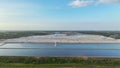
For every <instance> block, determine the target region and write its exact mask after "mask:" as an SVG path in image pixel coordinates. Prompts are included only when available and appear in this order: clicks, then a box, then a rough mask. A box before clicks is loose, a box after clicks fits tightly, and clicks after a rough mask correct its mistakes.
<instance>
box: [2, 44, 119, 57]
mask: <svg viewBox="0 0 120 68" xmlns="http://www.w3.org/2000/svg"><path fill="white" fill-rule="evenodd" d="M0 56H90V57H92V56H94V57H119V58H120V44H57V46H55V45H54V44H6V45H3V46H0Z"/></svg>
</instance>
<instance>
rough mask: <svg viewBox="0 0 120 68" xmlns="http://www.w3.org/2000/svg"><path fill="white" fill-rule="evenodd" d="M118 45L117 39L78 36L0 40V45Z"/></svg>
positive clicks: (99, 36)
mask: <svg viewBox="0 0 120 68" xmlns="http://www.w3.org/2000/svg"><path fill="white" fill-rule="evenodd" d="M55 42H56V43H120V40H119V39H113V38H110V37H105V36H101V35H80V36H54V35H44V36H29V37H21V38H15V39H6V40H0V43H55Z"/></svg>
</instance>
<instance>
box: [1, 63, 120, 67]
mask: <svg viewBox="0 0 120 68" xmlns="http://www.w3.org/2000/svg"><path fill="white" fill-rule="evenodd" d="M0 68H120V65H116V66H114V65H81V64H1V65H0Z"/></svg>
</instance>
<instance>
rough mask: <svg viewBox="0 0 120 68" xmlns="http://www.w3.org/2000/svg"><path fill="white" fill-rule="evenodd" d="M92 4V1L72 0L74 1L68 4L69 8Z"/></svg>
mask: <svg viewBox="0 0 120 68" xmlns="http://www.w3.org/2000/svg"><path fill="white" fill-rule="evenodd" d="M92 3H93V2H92V1H81V0H74V1H72V2H70V3H69V6H72V7H84V6H88V5H91V4H92Z"/></svg>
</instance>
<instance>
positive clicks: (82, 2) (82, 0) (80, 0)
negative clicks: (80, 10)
mask: <svg viewBox="0 0 120 68" xmlns="http://www.w3.org/2000/svg"><path fill="white" fill-rule="evenodd" d="M101 4H120V0H74V1H72V2H70V3H69V6H71V7H85V6H89V5H93V6H95V5H101Z"/></svg>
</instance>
